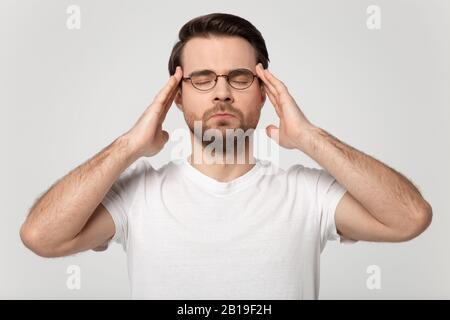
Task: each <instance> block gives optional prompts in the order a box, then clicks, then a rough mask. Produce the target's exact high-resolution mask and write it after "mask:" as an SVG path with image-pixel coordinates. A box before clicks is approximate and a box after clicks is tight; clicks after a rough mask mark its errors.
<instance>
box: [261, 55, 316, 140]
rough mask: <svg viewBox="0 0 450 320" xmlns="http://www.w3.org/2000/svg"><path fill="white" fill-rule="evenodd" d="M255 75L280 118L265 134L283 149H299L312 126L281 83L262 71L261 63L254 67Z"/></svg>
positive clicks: (265, 71)
mask: <svg viewBox="0 0 450 320" xmlns="http://www.w3.org/2000/svg"><path fill="white" fill-rule="evenodd" d="M256 73H257V75H258V76H259V78H261V80H262V81H263V83H264V88H265V91H266V93H267V95H268V96H269V99H270V102H271V103H272V105H273V106H274V107H275V111H276V112H277V115H278V117H279V118H280V124H279V126H278V127H276V126H275V125H273V124H271V125H269V126H267V127H266V134H267V135H268V136H269V137H270V138H271V139H273V140H275V141H276V142H277V143H278V144H279V145H280V146H282V147H284V148H287V149H294V148H297V149H300V148H301V147H300V146H301V145H302V143H303V142H305V141H304V140H305V139H306V134H307V132H308V130H310V129H312V128H314V125H313V124H312V123H311V122H309V121H308V119H306V117H305V115H304V114H303V112H302V111H301V110H300V108H299V107H298V105H297V103H296V102H295V100H294V98H293V97H292V96H291V95H290V93H289V92H288V89H287V87H286V86H285V85H284V83H283V82H281V81H280V80H278V79H277V78H275V76H274V75H273V74H272V73H270V71H269V70H268V69H264V68H263V66H262V64H261V63H258V64H257V65H256Z"/></svg>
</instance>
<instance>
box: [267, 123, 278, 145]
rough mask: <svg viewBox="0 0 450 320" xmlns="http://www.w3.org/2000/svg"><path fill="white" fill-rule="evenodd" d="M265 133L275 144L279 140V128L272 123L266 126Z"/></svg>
mask: <svg viewBox="0 0 450 320" xmlns="http://www.w3.org/2000/svg"><path fill="white" fill-rule="evenodd" d="M266 134H267V135H268V136H269V138H270V139H272V140H274V141H275V142H276V143H277V144H279V142H280V130H279V129H278V128H277V127H276V126H274V125H273V124H271V125H268V126H267V127H266Z"/></svg>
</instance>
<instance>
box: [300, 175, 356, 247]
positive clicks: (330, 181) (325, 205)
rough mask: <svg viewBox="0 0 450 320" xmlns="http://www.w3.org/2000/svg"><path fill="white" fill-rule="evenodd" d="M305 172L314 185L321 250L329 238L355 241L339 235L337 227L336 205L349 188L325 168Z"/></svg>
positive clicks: (314, 206)
mask: <svg viewBox="0 0 450 320" xmlns="http://www.w3.org/2000/svg"><path fill="white" fill-rule="evenodd" d="M304 173H305V175H306V177H307V181H308V182H309V184H310V187H312V189H311V192H312V193H311V195H312V201H313V208H314V211H315V213H316V214H317V217H318V219H319V221H320V222H319V225H320V251H321V252H322V251H323V249H324V248H325V245H326V243H327V241H328V240H339V241H340V243H345V244H350V243H355V242H356V241H354V240H352V239H346V238H344V237H342V236H341V235H339V233H338V232H337V228H336V219H335V214H336V207H337V205H338V203H339V201H340V200H341V199H342V197H343V196H344V194H345V193H346V192H347V190H346V189H345V188H344V186H342V185H341V184H340V183H339V182H338V181H337V180H336V179H335V178H334V177H333V176H331V175H330V173H328V172H327V171H326V170H324V169H316V168H304Z"/></svg>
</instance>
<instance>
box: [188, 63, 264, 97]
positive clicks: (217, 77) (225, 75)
mask: <svg viewBox="0 0 450 320" xmlns="http://www.w3.org/2000/svg"><path fill="white" fill-rule="evenodd" d="M239 70H246V71H249V72H250V73H251V74H252V75H253V78H252V82H250V84H249V85H248V87H246V88H243V89H238V88H235V87H233V85H232V84H231V83H230V81H229V80H230V79H229V77H228V75H229V74H230V73H231V72H234V71H239ZM201 71H211V72H212V73H214V74H215V75H216V78H215V79H214V85H213V86H212V87H211V88H209V89H206V90H203V89H199V88H197V87H196V86H195V85H194V83H193V82H192V75H191V76H190V77H182V78H181V79H182V80H183V81H187V80H190V82H191V84H192V86H193V87H194V88H195V89H197V90H199V91H208V90H211V89H214V88H215V86H216V85H217V80H218V79H219V77H225V79H226V80H227V83H228V84H229V85H230V87H232V88H233V89H236V90H245V89H248V88H250V87H251V86H252V84H253V82H254V81H255V78H258V79H259V77H258V75H256V74H254V73H253V72H252V70H250V69H246V68H239V69H234V70H231V71H230V72H228V74H217V73H215V72H214V71H212V70H208V69H206V70H201Z"/></svg>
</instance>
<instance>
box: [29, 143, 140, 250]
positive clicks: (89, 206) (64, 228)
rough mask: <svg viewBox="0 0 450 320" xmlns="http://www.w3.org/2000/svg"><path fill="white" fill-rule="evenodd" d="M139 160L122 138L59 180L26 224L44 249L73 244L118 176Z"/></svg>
mask: <svg viewBox="0 0 450 320" xmlns="http://www.w3.org/2000/svg"><path fill="white" fill-rule="evenodd" d="M136 159H137V156H136V155H135V153H134V151H133V150H132V148H131V147H130V144H129V143H128V140H126V139H125V138H124V137H123V136H122V137H120V138H118V139H116V140H115V141H113V142H112V143H111V144H110V145H108V146H107V147H105V148H104V149H103V150H101V151H100V152H99V153H97V154H96V155H95V156H93V157H92V158H91V159H89V160H88V161H86V162H85V163H83V164H81V165H80V166H78V167H76V168H75V169H73V170H72V171H70V172H69V173H68V174H67V175H66V176H64V177H63V178H61V179H60V180H58V181H57V182H56V183H54V184H53V186H52V187H51V188H50V189H49V190H48V191H47V192H46V193H45V194H44V195H43V196H42V197H40V199H38V200H37V201H36V202H35V204H34V205H33V207H32V208H31V209H30V213H29V215H28V217H27V219H26V221H25V223H24V224H23V227H22V231H23V232H28V234H31V235H32V237H33V238H34V239H38V241H39V242H40V243H42V244H43V245H44V246H47V245H48V246H52V245H57V244H61V243H64V242H65V241H69V240H72V239H73V238H74V237H75V236H76V235H77V234H78V233H79V232H80V231H81V230H82V228H83V226H84V225H85V224H86V222H87V221H88V219H89V218H90V216H91V215H92V213H93V212H94V210H95V209H96V207H97V206H98V205H99V203H100V202H101V201H102V200H103V198H104V196H105V195H106V193H107V192H108V190H109V189H110V188H111V186H112V184H113V183H114V182H115V180H116V179H117V178H118V176H119V175H120V174H121V173H122V172H123V171H124V170H125V169H126V168H127V167H129V166H130V165H131V164H132V163H133V162H134V161H135V160H136Z"/></svg>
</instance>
